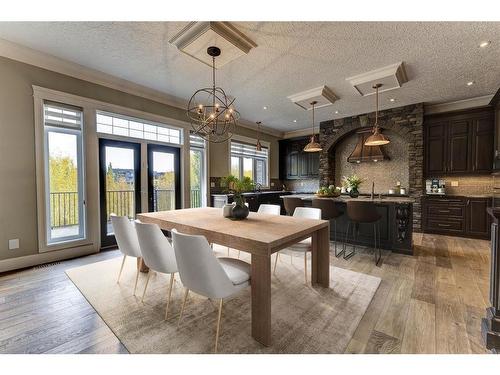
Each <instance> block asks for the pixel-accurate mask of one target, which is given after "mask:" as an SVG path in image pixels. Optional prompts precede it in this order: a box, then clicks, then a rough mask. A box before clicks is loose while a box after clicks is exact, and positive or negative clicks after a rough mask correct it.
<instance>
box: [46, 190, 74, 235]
mask: <svg viewBox="0 0 500 375" xmlns="http://www.w3.org/2000/svg"><path fill="white" fill-rule="evenodd" d="M71 225H78V192H76V191H61V192H57V193H50V226H51V227H52V228H58V227H67V226H71Z"/></svg>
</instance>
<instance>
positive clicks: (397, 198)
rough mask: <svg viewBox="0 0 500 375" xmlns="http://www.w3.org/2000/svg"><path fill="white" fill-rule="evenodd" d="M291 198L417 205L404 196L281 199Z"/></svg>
mask: <svg viewBox="0 0 500 375" xmlns="http://www.w3.org/2000/svg"><path fill="white" fill-rule="evenodd" d="M285 196H286V197H291V198H300V199H302V200H304V201H312V200H313V199H315V198H317V199H332V200H334V201H336V202H347V201H351V200H358V201H371V202H373V203H377V204H381V203H415V199H414V198H411V197H404V196H390V195H384V196H382V197H381V198H379V197H378V195H375V198H373V200H372V199H371V198H370V196H369V195H360V196H359V197H358V198H351V197H350V196H348V195H341V196H339V197H335V198H326V197H325V198H322V197H317V196H316V195H315V194H292V195H284V196H281V197H280V198H283V197H285Z"/></svg>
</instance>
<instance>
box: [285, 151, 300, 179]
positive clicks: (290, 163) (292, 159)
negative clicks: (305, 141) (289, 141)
mask: <svg viewBox="0 0 500 375" xmlns="http://www.w3.org/2000/svg"><path fill="white" fill-rule="evenodd" d="M299 157H300V153H299V152H298V151H291V152H290V153H289V154H288V155H287V158H286V159H287V163H286V164H287V168H286V170H287V173H286V177H287V178H288V179H294V178H299V161H300V160H299Z"/></svg>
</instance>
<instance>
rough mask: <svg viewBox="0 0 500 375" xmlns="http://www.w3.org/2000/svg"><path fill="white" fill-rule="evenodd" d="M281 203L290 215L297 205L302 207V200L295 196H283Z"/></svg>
mask: <svg viewBox="0 0 500 375" xmlns="http://www.w3.org/2000/svg"><path fill="white" fill-rule="evenodd" d="M283 204H284V206H285V211H286V214H287V215H288V216H292V215H293V213H294V212H295V209H296V208H297V207H304V201H303V200H302V199H300V198H295V197H283Z"/></svg>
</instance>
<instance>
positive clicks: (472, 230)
mask: <svg viewBox="0 0 500 375" xmlns="http://www.w3.org/2000/svg"><path fill="white" fill-rule="evenodd" d="M489 206H490V199H488V198H467V212H466V218H467V219H466V231H467V234H468V235H470V236H474V237H482V238H489V235H490V216H489V215H488V214H485V212H486V209H487V208H488V207H489Z"/></svg>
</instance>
